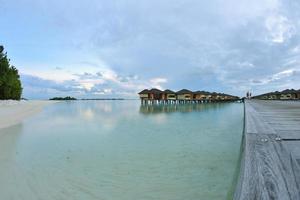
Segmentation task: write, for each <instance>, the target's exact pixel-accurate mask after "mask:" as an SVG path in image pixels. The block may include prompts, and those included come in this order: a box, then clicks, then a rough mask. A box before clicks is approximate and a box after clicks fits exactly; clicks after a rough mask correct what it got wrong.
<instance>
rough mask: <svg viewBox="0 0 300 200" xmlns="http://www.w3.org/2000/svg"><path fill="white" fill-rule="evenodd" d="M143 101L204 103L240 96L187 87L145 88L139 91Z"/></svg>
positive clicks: (230, 99) (232, 99) (233, 98)
mask: <svg viewBox="0 0 300 200" xmlns="http://www.w3.org/2000/svg"><path fill="white" fill-rule="evenodd" d="M138 94H139V96H140V99H141V101H142V103H145V104H148V103H150V104H153V103H159V104H160V103H162V104H177V103H204V102H215V101H225V100H228V101H235V100H239V97H235V96H231V95H228V94H223V93H216V92H214V93H210V92H206V91H196V92H193V91H190V90H187V89H182V90H179V91H178V92H174V91H172V90H169V89H167V90H164V91H161V90H159V89H156V88H153V89H150V90H148V89H145V90H142V91H141V92H139V93H138Z"/></svg>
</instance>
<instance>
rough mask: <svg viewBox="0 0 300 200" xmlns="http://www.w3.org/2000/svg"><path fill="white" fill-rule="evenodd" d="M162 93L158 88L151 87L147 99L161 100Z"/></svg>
mask: <svg viewBox="0 0 300 200" xmlns="http://www.w3.org/2000/svg"><path fill="white" fill-rule="evenodd" d="M162 95H163V91H161V90H159V89H156V88H152V89H151V90H149V99H150V100H161V99H162Z"/></svg>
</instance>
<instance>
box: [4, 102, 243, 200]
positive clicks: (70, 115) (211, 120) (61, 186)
mask: <svg viewBox="0 0 300 200" xmlns="http://www.w3.org/2000/svg"><path fill="white" fill-rule="evenodd" d="M242 128H243V105H242V104H240V103H223V104H197V105H195V104H194V105H180V106H175V105H169V106H141V105H140V102H139V101H77V102H61V103H56V104H53V105H50V106H47V107H45V109H44V110H43V111H42V112H41V113H39V114H37V115H35V116H33V117H31V118H29V119H27V120H26V121H24V122H23V123H22V124H19V125H16V126H13V127H10V128H7V129H2V130H0V132H1V134H0V199H11V200H38V199H41V200H53V199H59V200H74V199H75V200H83V199H84V200H102V199H103V200H215V199H216V200H220V199H226V198H227V195H228V192H229V190H230V189H231V188H232V182H233V179H234V174H235V170H236V167H237V162H238V157H239V149H240V143H241V137H242Z"/></svg>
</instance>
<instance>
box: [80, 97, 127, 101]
mask: <svg viewBox="0 0 300 200" xmlns="http://www.w3.org/2000/svg"><path fill="white" fill-rule="evenodd" d="M81 100H83V101H87V100H96V101H102V100H110V101H114V100H125V99H124V98H94V99H81Z"/></svg>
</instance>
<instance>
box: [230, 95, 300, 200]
mask: <svg viewBox="0 0 300 200" xmlns="http://www.w3.org/2000/svg"><path fill="white" fill-rule="evenodd" d="M233 199H235V200H269V199H276V200H299V199H300V102H299V101H298V102H296V101H263V100H246V101H245V127H244V136H243V143H242V152H241V166H240V172H239V177H238V181H237V186H236V190H235V194H234V198H233Z"/></svg>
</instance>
